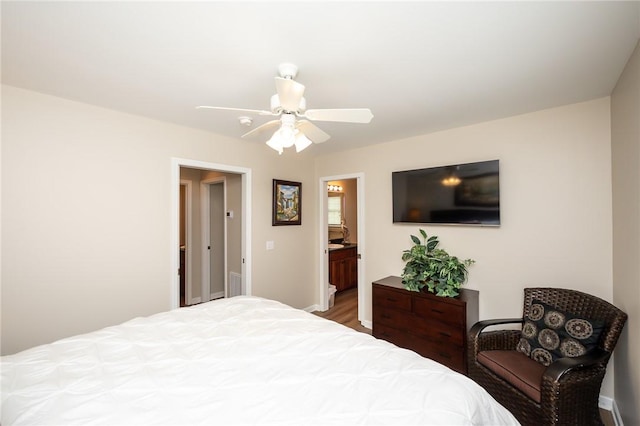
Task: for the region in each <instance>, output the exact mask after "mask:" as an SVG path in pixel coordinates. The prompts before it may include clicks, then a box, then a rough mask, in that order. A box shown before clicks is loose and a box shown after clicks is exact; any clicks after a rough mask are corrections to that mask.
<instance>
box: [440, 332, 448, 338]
mask: <svg viewBox="0 0 640 426" xmlns="http://www.w3.org/2000/svg"><path fill="white" fill-rule="evenodd" d="M440 335H441V336H444V337H451V333H447V332H445V331H441V332H440Z"/></svg>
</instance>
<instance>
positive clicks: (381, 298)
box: [373, 285, 411, 312]
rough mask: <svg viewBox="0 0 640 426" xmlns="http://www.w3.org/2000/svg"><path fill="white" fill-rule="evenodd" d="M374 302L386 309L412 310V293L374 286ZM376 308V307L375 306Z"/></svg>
mask: <svg viewBox="0 0 640 426" xmlns="http://www.w3.org/2000/svg"><path fill="white" fill-rule="evenodd" d="M373 303H374V305H375V306H379V307H381V308H385V309H389V308H390V309H400V310H404V311H409V312H411V294H409V293H407V292H404V293H402V292H398V291H394V290H387V289H385V288H381V287H378V286H375V285H374V286H373ZM374 310H375V307H374Z"/></svg>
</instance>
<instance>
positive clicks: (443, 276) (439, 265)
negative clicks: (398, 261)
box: [402, 229, 475, 297]
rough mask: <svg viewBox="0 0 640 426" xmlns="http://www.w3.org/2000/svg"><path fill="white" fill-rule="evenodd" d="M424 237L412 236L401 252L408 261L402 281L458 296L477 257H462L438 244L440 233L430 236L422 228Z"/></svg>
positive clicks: (408, 286)
mask: <svg viewBox="0 0 640 426" xmlns="http://www.w3.org/2000/svg"><path fill="white" fill-rule="evenodd" d="M420 235H422V240H420V238H418V237H416V236H415V235H412V236H411V240H412V241H413V244H414V245H413V247H411V248H410V249H408V250H405V251H403V252H402V260H403V261H405V262H407V264H406V265H405V267H404V270H403V271H402V284H404V287H405V288H406V289H407V290H412V291H421V290H422V289H423V288H424V287H426V289H427V291H429V292H431V293H434V294H435V295H436V296H443V297H456V296H457V295H458V293H459V289H460V286H461V285H462V284H464V283H465V281H466V280H467V275H468V272H467V267H469V266H471V265H472V264H473V263H475V261H474V260H471V259H465V260H460V259H458V258H457V257H456V256H451V255H450V254H449V253H447V252H446V251H445V250H443V249H440V248H438V244H440V241H438V237H437V236H435V235H434V236H431V237H428V236H427V233H426V232H425V231H423V230H422V229H420Z"/></svg>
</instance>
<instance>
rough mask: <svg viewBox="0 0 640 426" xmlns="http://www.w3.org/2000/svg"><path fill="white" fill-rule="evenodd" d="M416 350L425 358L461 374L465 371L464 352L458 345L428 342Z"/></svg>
mask: <svg viewBox="0 0 640 426" xmlns="http://www.w3.org/2000/svg"><path fill="white" fill-rule="evenodd" d="M416 352H418V353H419V354H420V355H422V356H423V357H425V358H430V359H432V360H434V361H437V362H439V363H440V364H443V365H446V366H447V367H449V368H451V369H453V370H456V371H458V372H460V373H462V374H466V373H467V366H466V365H465V358H464V352H463V351H461V350H460V348H459V347H455V346H454V347H449V346H446V345H443V346H437V345H433V344H432V343H431V342H429V344H428V345H424V347H421V348H419V349H417V350H416Z"/></svg>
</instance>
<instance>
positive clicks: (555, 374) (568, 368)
mask: <svg viewBox="0 0 640 426" xmlns="http://www.w3.org/2000/svg"><path fill="white" fill-rule="evenodd" d="M533 300H539V301H541V302H543V303H545V304H547V305H551V306H554V307H556V308H557V309H559V310H562V311H565V312H567V313H570V314H572V315H575V316H578V317H581V318H588V319H592V320H595V321H602V323H600V324H604V325H603V327H602V332H601V334H600V337H599V340H597V342H596V343H595V344H596V345H597V347H595V348H594V349H592V350H591V351H589V352H588V353H587V354H585V355H581V356H576V357H564V358H559V359H557V360H556V361H554V362H552V363H551V364H550V365H548V366H544V365H542V364H540V363H539V362H537V361H534V360H533V359H531V358H530V357H527V356H526V355H525V354H523V353H521V352H518V351H516V346H517V345H518V342H520V338H521V335H522V331H521V330H500V331H483V330H484V329H485V328H486V327H488V326H495V325H503V324H509V323H511V324H513V323H524V320H525V318H528V317H529V313H530V311H531V306H532V301H533ZM626 320H627V314H625V313H624V312H622V311H621V310H620V309H618V308H616V307H615V306H613V305H611V304H610V303H608V302H606V301H604V300H602V299H600V298H598V297H595V296H592V295H589V294H585V293H582V292H579V291H575V290H567V289H558V288H526V289H525V290H524V311H523V318H513V319H502V320H485V321H480V322H478V323H476V324H475V325H474V326H473V327H472V328H471V331H470V333H469V345H468V348H469V356H468V363H469V365H468V367H469V368H468V370H469V377H471V378H472V379H473V380H475V381H476V382H477V383H479V384H480V385H481V386H482V387H484V388H485V389H486V390H487V391H488V392H489V393H490V394H491V395H492V396H493V397H494V398H495V399H496V400H497V401H498V402H500V403H501V404H502V405H504V406H505V407H506V408H507V409H508V410H509V411H511V412H512V413H513V415H514V416H516V418H517V419H518V420H519V421H520V422H521V423H522V424H523V425H536V426H539V425H580V426H582V425H602V420H601V418H600V412H599V409H598V397H599V393H600V386H601V384H602V380H603V378H604V375H605V371H606V367H607V362H608V361H609V358H610V357H611V352H612V351H613V348H614V347H615V345H616V342H617V341H618V337H619V336H620V333H621V332H622V328H623V327H624V324H625V322H626ZM494 328H495V327H494ZM483 352H484V353H483ZM487 354H489V355H490V356H491V357H492V358H493V360H494V361H495V360H496V359H497V363H500V362H501V357H502V359H504V360H505V361H504V363H503V365H507V367H506V368H503V369H502V370H501V369H500V368H496V367H495V366H494V365H492V364H491V363H490V362H487ZM479 356H480V361H479V360H478V357H479ZM507 360H509V361H507ZM487 365H489V367H488V366H487ZM501 367H502V366H501ZM505 373H506V374H505ZM509 375H510V376H511V377H508V376H509ZM516 376H518V377H516ZM525 376H527V377H525ZM523 377H524V378H523ZM513 383H516V385H519V386H518V387H516V386H514V384H513ZM531 384H533V385H531ZM536 386H537V389H536Z"/></svg>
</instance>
